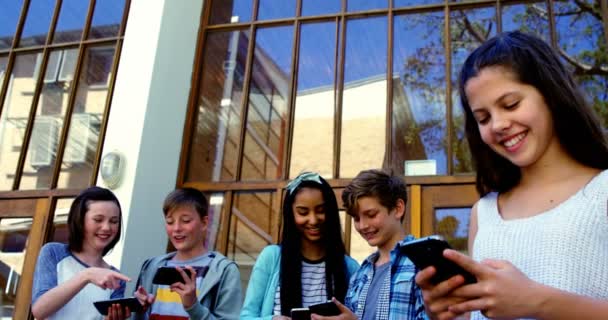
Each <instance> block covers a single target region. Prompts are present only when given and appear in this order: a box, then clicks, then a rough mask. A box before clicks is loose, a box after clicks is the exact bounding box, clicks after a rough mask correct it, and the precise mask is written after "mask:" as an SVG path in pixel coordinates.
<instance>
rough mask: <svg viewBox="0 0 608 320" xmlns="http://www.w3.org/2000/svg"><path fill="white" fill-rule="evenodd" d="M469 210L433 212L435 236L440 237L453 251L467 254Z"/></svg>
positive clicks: (448, 209)
mask: <svg viewBox="0 0 608 320" xmlns="http://www.w3.org/2000/svg"><path fill="white" fill-rule="evenodd" d="M470 216H471V208H443V209H437V210H435V217H434V218H435V219H434V221H435V225H434V226H433V230H434V232H433V233H435V234H438V235H441V236H442V237H443V238H444V239H445V240H447V242H448V243H449V244H450V246H452V248H454V249H455V250H458V251H461V252H463V253H465V254H466V253H467V251H468V248H467V244H468V235H469V220H470Z"/></svg>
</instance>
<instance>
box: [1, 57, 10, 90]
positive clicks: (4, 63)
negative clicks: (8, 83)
mask: <svg viewBox="0 0 608 320" xmlns="http://www.w3.org/2000/svg"><path fill="white" fill-rule="evenodd" d="M7 64H8V57H7V56H0V90H1V89H2V85H3V84H4V77H5V76H6V67H7Z"/></svg>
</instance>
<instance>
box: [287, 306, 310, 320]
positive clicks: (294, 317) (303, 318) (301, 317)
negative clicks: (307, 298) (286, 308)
mask: <svg viewBox="0 0 608 320" xmlns="http://www.w3.org/2000/svg"><path fill="white" fill-rule="evenodd" d="M291 320H310V310H309V309H308V308H293V309H291Z"/></svg>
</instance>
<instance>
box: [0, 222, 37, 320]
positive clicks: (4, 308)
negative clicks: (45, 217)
mask: <svg viewBox="0 0 608 320" xmlns="http://www.w3.org/2000/svg"><path fill="white" fill-rule="evenodd" d="M31 226H32V218H0V290H2V292H1V293H0V318H1V319H11V318H12V316H13V313H14V309H15V298H16V297H17V288H18V286H19V280H20V279H21V276H22V274H21V271H22V270H23V262H24V260H25V249H26V245H27V239H28V237H29V234H30V229H31Z"/></svg>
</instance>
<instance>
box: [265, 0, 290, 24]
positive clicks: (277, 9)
mask: <svg viewBox="0 0 608 320" xmlns="http://www.w3.org/2000/svg"><path fill="white" fill-rule="evenodd" d="M259 6H260V7H259V8H258V20H270V19H281V18H291V17H295V16H296V1H295V0H259Z"/></svg>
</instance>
